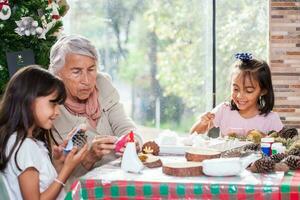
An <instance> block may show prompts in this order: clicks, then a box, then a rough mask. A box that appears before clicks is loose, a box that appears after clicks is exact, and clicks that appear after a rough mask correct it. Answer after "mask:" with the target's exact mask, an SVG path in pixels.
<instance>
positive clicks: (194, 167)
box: [162, 162, 203, 177]
mask: <svg viewBox="0 0 300 200" xmlns="http://www.w3.org/2000/svg"><path fill="white" fill-rule="evenodd" d="M162 171H163V173H165V174H167V175H171V176H181V177H184V176H201V175H203V172H202V164H201V163H199V162H180V163H165V164H163V167H162Z"/></svg>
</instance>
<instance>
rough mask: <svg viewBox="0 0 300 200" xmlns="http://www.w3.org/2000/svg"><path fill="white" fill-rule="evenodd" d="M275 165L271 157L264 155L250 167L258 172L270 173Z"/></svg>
mask: <svg viewBox="0 0 300 200" xmlns="http://www.w3.org/2000/svg"><path fill="white" fill-rule="evenodd" d="M274 167H275V162H274V161H273V160H272V159H271V158H269V157H264V158H261V159H259V160H257V161H255V162H254V163H253V164H252V166H251V167H250V170H251V171H252V172H257V173H268V172H273V171H274Z"/></svg>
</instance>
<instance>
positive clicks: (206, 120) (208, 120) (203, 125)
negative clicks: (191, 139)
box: [190, 112, 215, 133]
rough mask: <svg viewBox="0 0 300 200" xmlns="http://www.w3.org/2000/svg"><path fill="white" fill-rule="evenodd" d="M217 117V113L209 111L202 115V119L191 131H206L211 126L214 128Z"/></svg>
mask: <svg viewBox="0 0 300 200" xmlns="http://www.w3.org/2000/svg"><path fill="white" fill-rule="evenodd" d="M214 119H215V114H214V113H211V112H207V113H205V114H204V115H202V116H201V118H200V120H198V121H197V122H196V123H195V124H194V125H193V126H192V128H191V130H190V133H194V132H197V133H205V132H206V131H208V130H209V129H210V128H212V127H213V126H214V125H213V120H214Z"/></svg>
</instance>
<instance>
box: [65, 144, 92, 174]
mask: <svg viewBox="0 0 300 200" xmlns="http://www.w3.org/2000/svg"><path fill="white" fill-rule="evenodd" d="M87 149H88V145H87V144H85V145H84V146H83V147H82V149H80V150H79V151H78V149H77V147H74V148H73V149H72V150H71V151H70V152H69V153H68V154H67V156H66V158H65V162H64V165H63V168H66V169H67V171H68V172H70V173H71V172H72V171H73V170H74V169H75V168H76V166H77V165H79V163H80V162H81V161H82V160H83V158H84V156H85V154H86V152H87Z"/></svg>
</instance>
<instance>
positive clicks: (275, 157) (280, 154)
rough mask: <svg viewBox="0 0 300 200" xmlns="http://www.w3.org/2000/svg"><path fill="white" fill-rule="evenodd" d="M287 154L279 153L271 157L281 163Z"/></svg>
mask: <svg viewBox="0 0 300 200" xmlns="http://www.w3.org/2000/svg"><path fill="white" fill-rule="evenodd" d="M286 156H287V155H286V154H285V153H277V154H273V155H271V156H270V158H271V159H272V160H273V161H274V162H275V163H279V162H280V161H282V160H283V159H284V158H285V157H286Z"/></svg>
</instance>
